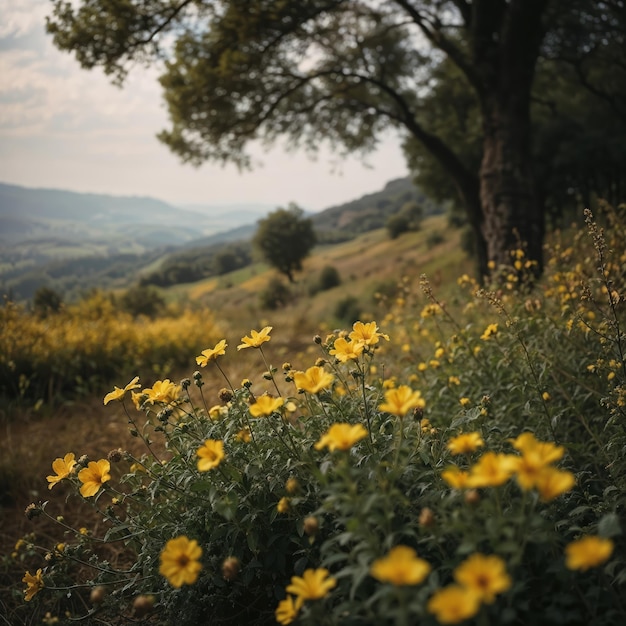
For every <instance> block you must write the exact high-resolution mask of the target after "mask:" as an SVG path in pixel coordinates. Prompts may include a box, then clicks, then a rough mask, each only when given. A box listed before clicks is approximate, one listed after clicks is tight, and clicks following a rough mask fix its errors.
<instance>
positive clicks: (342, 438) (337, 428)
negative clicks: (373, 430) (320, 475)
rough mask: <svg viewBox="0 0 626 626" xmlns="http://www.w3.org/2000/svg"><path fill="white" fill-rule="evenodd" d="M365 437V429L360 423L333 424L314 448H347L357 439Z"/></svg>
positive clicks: (331, 449) (332, 449)
mask: <svg viewBox="0 0 626 626" xmlns="http://www.w3.org/2000/svg"><path fill="white" fill-rule="evenodd" d="M364 437H367V430H366V429H365V427H364V426H363V425H362V424H354V425H353V424H344V423H337V424H333V425H332V426H331V427H330V428H329V429H328V430H327V431H326V433H324V434H323V435H322V437H321V438H320V440H319V441H318V442H317V443H316V444H315V449H316V450H321V449H322V448H328V449H329V450H330V451H331V452H333V451H334V450H349V449H350V448H351V447H352V446H353V445H354V444H355V443H357V441H360V440H361V439H363V438H364Z"/></svg>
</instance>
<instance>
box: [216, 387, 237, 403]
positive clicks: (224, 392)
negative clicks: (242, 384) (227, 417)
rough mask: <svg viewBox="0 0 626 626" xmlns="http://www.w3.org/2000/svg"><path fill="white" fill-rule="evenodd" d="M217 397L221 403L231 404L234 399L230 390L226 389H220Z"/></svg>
mask: <svg viewBox="0 0 626 626" xmlns="http://www.w3.org/2000/svg"><path fill="white" fill-rule="evenodd" d="M217 397H218V398H219V399H220V402H224V404H226V403H227V402H230V401H231V400H232V399H233V392H232V391H231V390H230V389H226V387H224V388H222V389H220V391H219V393H218V394H217Z"/></svg>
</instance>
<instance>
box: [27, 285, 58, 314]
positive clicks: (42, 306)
mask: <svg viewBox="0 0 626 626" xmlns="http://www.w3.org/2000/svg"><path fill="white" fill-rule="evenodd" d="M62 306H63V297H62V296H61V294H60V293H58V292H56V291H54V289H50V287H39V289H37V291H36V292H35V295H34V296H33V311H34V312H35V314H36V315H38V316H39V317H48V315H50V314H53V313H58V312H59V311H60V310H61V307H62Z"/></svg>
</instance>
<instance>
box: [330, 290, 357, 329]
mask: <svg viewBox="0 0 626 626" xmlns="http://www.w3.org/2000/svg"><path fill="white" fill-rule="evenodd" d="M334 315H335V317H336V318H337V319H338V320H339V321H341V322H342V323H343V324H353V323H354V322H356V321H357V320H358V319H359V318H360V317H361V303H360V302H359V299H358V298H357V297H356V296H345V297H344V298H342V299H341V300H339V302H337V305H336V306H335V311H334Z"/></svg>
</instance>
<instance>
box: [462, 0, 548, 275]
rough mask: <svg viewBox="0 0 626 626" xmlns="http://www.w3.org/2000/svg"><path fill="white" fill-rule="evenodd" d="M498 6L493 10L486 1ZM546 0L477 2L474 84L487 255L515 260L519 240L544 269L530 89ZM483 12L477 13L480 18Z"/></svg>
mask: <svg viewBox="0 0 626 626" xmlns="http://www.w3.org/2000/svg"><path fill="white" fill-rule="evenodd" d="M490 5H492V9H493V7H497V8H498V10H497V11H494V10H490V9H489V7H490ZM547 6H548V0H510V1H509V2H503V1H502V0H495V1H494V2H493V3H492V2H491V1H490V0H485V2H478V1H477V2H476V3H475V8H476V10H477V11H478V12H477V13H476V15H475V16H474V17H475V18H476V19H475V20H474V23H473V27H474V30H473V44H474V46H473V47H474V49H473V52H474V62H475V65H474V68H475V70H476V75H475V77H474V79H475V85H476V87H477V93H478V97H479V100H480V103H481V114H482V123H483V159H482V163H481V166H480V171H479V180H480V202H481V205H482V211H483V221H482V233H483V236H484V238H485V242H486V246H487V255H488V257H489V261H490V262H493V263H495V264H496V265H502V264H504V265H512V264H513V263H514V261H515V259H514V258H512V255H511V252H512V251H513V250H517V249H518V248H520V247H521V246H523V247H524V248H525V254H526V257H525V258H526V259H530V260H532V261H535V263H536V264H535V265H533V267H532V272H533V273H534V274H535V275H536V276H539V275H540V274H541V272H542V270H543V236H544V216H543V211H542V205H541V203H540V202H537V200H536V198H535V192H534V178H533V172H532V163H531V157H530V133H531V124H530V93H531V89H532V84H533V80H534V73H535V65H536V63H537V57H538V54H539V47H540V44H541V41H542V39H543V36H544V33H545V30H544V25H543V24H542V16H543V14H544V12H545V10H546V8H547ZM478 18H480V19H478Z"/></svg>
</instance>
